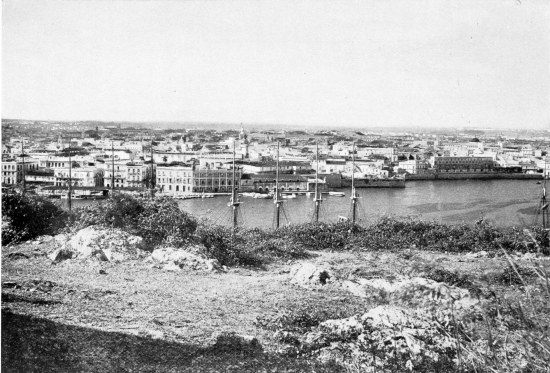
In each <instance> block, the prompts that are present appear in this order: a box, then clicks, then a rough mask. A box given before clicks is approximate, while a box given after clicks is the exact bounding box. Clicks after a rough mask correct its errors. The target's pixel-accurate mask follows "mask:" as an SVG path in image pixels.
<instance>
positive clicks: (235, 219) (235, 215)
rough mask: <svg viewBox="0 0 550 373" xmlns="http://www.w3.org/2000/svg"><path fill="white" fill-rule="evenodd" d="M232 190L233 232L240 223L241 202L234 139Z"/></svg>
mask: <svg viewBox="0 0 550 373" xmlns="http://www.w3.org/2000/svg"><path fill="white" fill-rule="evenodd" d="M231 186H232V188H233V189H232V192H231V203H230V206H232V208H233V233H235V229H236V228H237V224H238V212H239V211H238V209H239V205H240V204H241V203H240V202H239V200H238V199H239V197H238V194H237V186H236V185H235V140H233V182H232V185H231Z"/></svg>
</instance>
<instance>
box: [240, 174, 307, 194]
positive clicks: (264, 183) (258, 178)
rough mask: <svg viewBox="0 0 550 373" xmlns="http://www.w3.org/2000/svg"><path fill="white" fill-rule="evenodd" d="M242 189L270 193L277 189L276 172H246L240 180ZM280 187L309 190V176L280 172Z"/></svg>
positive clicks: (290, 189)
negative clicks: (252, 173)
mask: <svg viewBox="0 0 550 373" xmlns="http://www.w3.org/2000/svg"><path fill="white" fill-rule="evenodd" d="M240 182H241V185H240V188H239V189H240V191H242V192H256V193H269V192H273V191H274V190H275V186H276V183H277V178H276V174H274V173H272V174H256V175H251V174H245V175H243V177H242V178H241V180H240ZM279 188H280V189H281V191H283V192H284V191H288V192H291V191H307V190H308V178H307V176H305V175H294V174H280V175H279Z"/></svg>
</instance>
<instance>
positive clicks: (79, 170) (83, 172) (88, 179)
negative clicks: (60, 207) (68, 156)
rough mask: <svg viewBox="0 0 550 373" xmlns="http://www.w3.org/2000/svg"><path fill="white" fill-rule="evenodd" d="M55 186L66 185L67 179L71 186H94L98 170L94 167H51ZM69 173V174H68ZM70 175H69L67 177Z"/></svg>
mask: <svg viewBox="0 0 550 373" xmlns="http://www.w3.org/2000/svg"><path fill="white" fill-rule="evenodd" d="M53 171H54V176H55V181H54V185H56V186H65V185H68V183H69V179H70V183H71V185H73V186H83V187H95V186H98V185H96V176H97V174H98V172H99V170H98V169H97V168H95V167H71V169H70V170H69V167H66V168H55V169H53ZM69 174H70V175H69ZM69 176H70V177H69Z"/></svg>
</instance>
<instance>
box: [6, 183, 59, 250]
mask: <svg viewBox="0 0 550 373" xmlns="http://www.w3.org/2000/svg"><path fill="white" fill-rule="evenodd" d="M67 217H68V214H67V213H66V212H65V211H63V209H61V208H60V207H59V206H57V205H55V204H54V203H52V202H51V201H49V200H47V199H45V198H43V197H40V196H37V195H31V194H21V193H3V194H2V245H7V244H9V243H16V242H19V241H24V240H29V239H33V238H35V237H38V236H41V235H45V234H55V233H56V232H57V231H58V230H59V229H60V228H62V227H63V226H64V225H65V223H66V220H67Z"/></svg>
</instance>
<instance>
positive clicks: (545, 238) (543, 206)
mask: <svg viewBox="0 0 550 373" xmlns="http://www.w3.org/2000/svg"><path fill="white" fill-rule="evenodd" d="M546 167H547V166H546V161H545V162H544V171H546ZM543 178H544V181H543V182H542V197H541V201H540V206H541V210H542V247H546V246H547V245H548V246H550V237H548V233H549V230H548V227H547V226H548V223H549V221H548V202H547V201H546V179H547V178H546V176H545V175H544V174H543Z"/></svg>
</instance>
